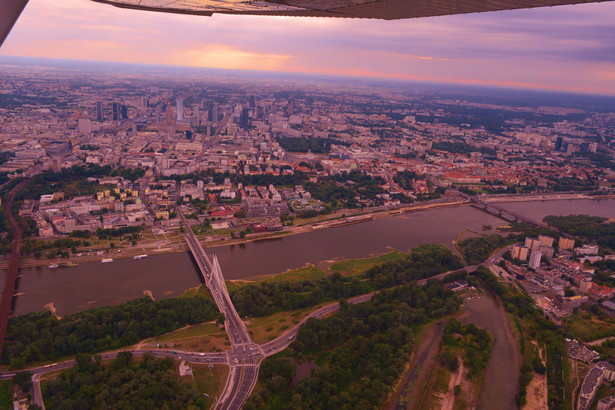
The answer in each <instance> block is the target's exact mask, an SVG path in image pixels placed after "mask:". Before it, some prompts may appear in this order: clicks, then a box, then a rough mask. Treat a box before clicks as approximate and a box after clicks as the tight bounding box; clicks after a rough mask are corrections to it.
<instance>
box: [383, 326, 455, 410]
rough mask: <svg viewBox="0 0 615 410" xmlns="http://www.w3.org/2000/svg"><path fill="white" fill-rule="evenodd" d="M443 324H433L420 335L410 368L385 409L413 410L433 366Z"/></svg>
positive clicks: (442, 331)
mask: <svg viewBox="0 0 615 410" xmlns="http://www.w3.org/2000/svg"><path fill="white" fill-rule="evenodd" d="M443 333H444V322H439V323H434V324H433V325H431V326H430V327H429V328H427V329H426V330H424V331H423V333H422V334H421V343H420V344H419V346H418V348H417V349H416V352H415V353H414V354H413V357H412V362H411V364H410V368H409V370H408V372H406V374H404V376H403V379H404V382H403V384H402V387H401V388H400V389H398V391H397V392H396V393H394V394H393V397H392V398H391V399H390V400H389V402H388V403H387V405H386V406H385V408H387V409H390V410H393V409H394V410H405V409H413V408H414V407H415V406H416V405H417V401H418V399H419V398H420V396H421V390H422V387H423V385H424V384H425V382H426V381H427V378H428V377H429V374H430V370H431V369H432V368H433V366H434V365H435V361H436V359H437V355H438V350H439V349H440V340H441V339H442V334H443Z"/></svg>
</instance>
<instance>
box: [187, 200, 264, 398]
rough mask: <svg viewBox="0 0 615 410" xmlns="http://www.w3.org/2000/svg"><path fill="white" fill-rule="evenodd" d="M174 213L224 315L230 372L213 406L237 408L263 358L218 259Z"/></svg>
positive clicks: (254, 382) (248, 392)
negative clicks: (211, 254)
mask: <svg viewBox="0 0 615 410" xmlns="http://www.w3.org/2000/svg"><path fill="white" fill-rule="evenodd" d="M177 214H178V215H179V217H180V218H181V220H182V222H183V224H184V227H186V234H185V238H186V243H187V244H188V248H189V249H190V252H191V253H192V256H193V257H194V259H195V261H196V264H197V266H198V267H199V271H200V273H201V275H202V277H203V281H204V282H205V285H206V286H207V288H208V289H209V291H210V292H211V295H212V296H213V298H214V301H215V302H216V304H217V305H218V309H219V310H220V312H221V313H222V314H224V317H225V322H224V327H225V329H226V332H227V334H228V336H229V339H230V340H231V344H232V350H231V352H229V355H228V361H229V363H230V367H231V369H230V373H229V377H228V379H227V382H226V386H225V387H224V391H223V392H222V396H221V398H220V400H219V402H218V405H217V406H218V408H220V409H222V410H227V409H240V408H241V407H242V405H243V403H244V402H245V401H246V399H247V398H248V396H249V395H250V393H251V392H252V390H253V389H254V386H255V385H256V381H257V380H258V369H259V365H260V361H261V360H262V359H263V358H264V357H265V355H264V352H263V349H262V348H261V346H259V345H257V344H255V343H253V342H252V339H251V338H250V333H249V332H248V329H247V328H246V325H245V323H243V321H242V320H241V317H240V316H239V314H238V313H237V310H236V309H235V306H234V305H233V302H232V301H231V297H230V296H229V293H228V289H227V287H226V283H225V281H224V276H223V275H222V268H221V267H220V263H219V262H218V257H217V256H216V255H215V254H214V255H213V257H212V258H211V259H210V258H209V256H207V254H206V253H205V250H204V249H203V247H202V246H201V243H200V242H199V240H198V239H197V237H196V235H194V232H192V229H191V228H190V224H189V223H188V221H187V220H186V217H185V216H184V214H183V212H182V211H181V209H180V207H177Z"/></svg>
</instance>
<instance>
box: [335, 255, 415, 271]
mask: <svg viewBox="0 0 615 410" xmlns="http://www.w3.org/2000/svg"><path fill="white" fill-rule="evenodd" d="M407 257H408V254H407V253H405V252H401V251H398V250H393V251H391V252H387V253H384V254H382V255H379V256H374V257H371V258H363V259H345V260H341V261H339V262H335V263H333V264H332V265H331V266H330V267H329V270H331V271H337V272H345V273H349V274H352V275H359V274H361V273H363V272H365V271H367V270H369V269H371V268H373V267H374V266H377V265H381V264H383V263H386V262H393V261H397V260H401V259H405V258H407Z"/></svg>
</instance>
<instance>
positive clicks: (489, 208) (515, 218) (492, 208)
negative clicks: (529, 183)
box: [468, 196, 553, 229]
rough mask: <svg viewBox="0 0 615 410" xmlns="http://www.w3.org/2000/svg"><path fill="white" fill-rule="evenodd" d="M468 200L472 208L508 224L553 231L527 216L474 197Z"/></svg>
mask: <svg viewBox="0 0 615 410" xmlns="http://www.w3.org/2000/svg"><path fill="white" fill-rule="evenodd" d="M468 199H469V200H470V202H472V203H473V205H474V207H476V208H478V209H481V210H483V211H485V212H487V213H489V214H491V215H495V216H497V217H499V218H502V219H504V220H505V221H508V222H527V223H529V224H532V225H535V226H539V227H541V228H546V229H553V227H550V226H548V225H546V224H544V223H542V222H538V221H536V220H534V219H532V218H528V217H527V216H524V215H521V214H518V213H516V212H512V211H509V210H507V209H504V208H502V207H500V206H497V205H494V204H488V203H487V202H485V201H482V200H481V199H479V198H478V197H476V196H470V197H468Z"/></svg>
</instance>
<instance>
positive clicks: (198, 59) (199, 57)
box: [171, 44, 293, 71]
mask: <svg viewBox="0 0 615 410" xmlns="http://www.w3.org/2000/svg"><path fill="white" fill-rule="evenodd" d="M292 58H293V56H292V55H288V54H287V55H284V54H267V53H255V52H250V51H246V50H242V49H239V48H237V47H232V46H228V45H224V44H207V45H203V46H201V47H200V48H198V49H191V50H181V51H176V52H175V53H174V54H173V57H172V58H171V60H172V61H177V63H175V65H190V66H195V67H211V68H230V69H242V70H260V71H280V70H282V69H283V68H284V67H285V64H286V63H287V62H288V61H289V60H291V59H292Z"/></svg>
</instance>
